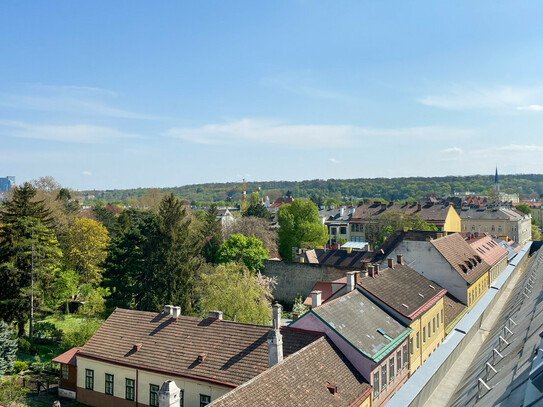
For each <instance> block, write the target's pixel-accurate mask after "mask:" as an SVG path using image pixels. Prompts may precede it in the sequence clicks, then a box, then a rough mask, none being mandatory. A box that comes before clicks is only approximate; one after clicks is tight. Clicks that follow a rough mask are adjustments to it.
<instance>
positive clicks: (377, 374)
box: [289, 285, 411, 407]
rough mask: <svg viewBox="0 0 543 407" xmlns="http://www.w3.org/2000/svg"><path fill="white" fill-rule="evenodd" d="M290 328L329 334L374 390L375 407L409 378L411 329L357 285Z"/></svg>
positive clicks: (317, 307)
mask: <svg viewBox="0 0 543 407" xmlns="http://www.w3.org/2000/svg"><path fill="white" fill-rule="evenodd" d="M289 327H292V328H298V329H302V330H308V331H311V332H322V333H323V334H325V335H326V336H327V337H328V338H329V339H330V340H331V341H332V342H333V343H334V345H335V346H337V348H338V349H339V350H340V351H341V353H342V354H343V355H344V356H345V357H346V358H347V359H348V360H349V362H350V363H351V364H352V365H353V366H354V367H355V369H356V370H357V371H358V372H359V373H360V374H361V375H362V376H363V377H364V379H365V380H366V381H368V382H369V383H370V385H371V386H372V387H373V402H372V405H373V406H375V407H378V406H381V405H383V404H384V403H386V401H387V400H388V399H389V398H390V397H392V395H393V394H394V393H395V392H396V391H397V390H398V389H399V388H400V387H401V385H402V384H403V383H404V382H405V381H406V380H407V378H408V376H409V351H408V346H409V344H408V338H409V333H410V332H411V328H409V327H408V326H405V325H403V324H402V323H401V322H399V321H398V320H396V319H395V318H394V317H392V316H391V315H390V314H388V313H386V312H385V311H383V310H382V309H381V307H380V306H379V305H377V304H376V303H375V302H373V301H372V300H371V299H370V298H369V297H367V296H366V295H365V294H363V293H362V292H361V291H360V289H359V288H356V287H355V286H354V285H349V292H348V293H346V294H345V295H343V296H341V297H339V298H336V299H334V300H332V301H328V302H327V303H325V304H322V305H318V304H317V306H316V307H314V308H312V309H311V310H309V311H308V312H306V313H305V314H304V315H302V316H301V317H300V318H298V319H297V320H295V321H293V322H292V323H291V324H290V325H289Z"/></svg>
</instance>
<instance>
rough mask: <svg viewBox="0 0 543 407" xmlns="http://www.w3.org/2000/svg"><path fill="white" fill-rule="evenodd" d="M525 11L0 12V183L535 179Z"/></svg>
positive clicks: (539, 93)
mask: <svg viewBox="0 0 543 407" xmlns="http://www.w3.org/2000/svg"><path fill="white" fill-rule="evenodd" d="M542 14H543V3H541V2H538V1H532V2H525V1H508V2H505V1H499V0H493V1H478V2H472V1H455V2H451V1H436V0H432V1H427V2H425V1H414V2H406V1H337V0H336V1H320V2H316V1H309V0H299V1H294V0H291V1H270V2H262V1H254V0H251V1H198V2H196V1H194V2H179V1H175V2H174V1H171V2H169V1H161V2H143V1H134V0H132V1H115V2H112V1H93V2H74V1H48V2H38V1H29V2H2V3H1V4H0V52H1V53H0V55H1V57H0V58H1V59H0V61H1V63H0V142H1V148H0V176H5V175H15V176H16V177H17V182H22V181H26V180H30V179H35V178H38V177H40V176H45V175H51V176H53V177H54V178H55V179H56V180H57V181H59V182H60V183H61V184H62V185H63V186H68V187H72V188H76V189H91V188H96V189H108V188H131V187H163V186H176V185H185V184H194V183H201V182H228V181H232V182H238V181H240V180H241V179H242V178H246V179H247V180H250V181H264V180H302V179H315V178H321V179H327V178H354V177H396V176H439V175H467V174H481V173H484V174H492V173H493V171H494V168H495V166H496V165H498V168H499V171H500V173H532V172H535V173H541V164H540V162H541V160H540V157H541V156H543V137H542V131H541V130H542V124H543V77H542V75H541V72H542V70H541V69H542V68H541V67H542V66H543V46H542V44H543V41H542V40H543V25H542V24H541V15H542Z"/></svg>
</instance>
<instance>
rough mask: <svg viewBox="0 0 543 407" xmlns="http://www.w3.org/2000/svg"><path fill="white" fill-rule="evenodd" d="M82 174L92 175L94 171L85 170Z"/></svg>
mask: <svg viewBox="0 0 543 407" xmlns="http://www.w3.org/2000/svg"><path fill="white" fill-rule="evenodd" d="M81 174H82V175H86V176H89V175H92V172H91V171H83V172H82V173H81Z"/></svg>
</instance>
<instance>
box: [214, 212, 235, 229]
mask: <svg viewBox="0 0 543 407" xmlns="http://www.w3.org/2000/svg"><path fill="white" fill-rule="evenodd" d="M217 220H220V221H221V226H222V227H223V228H226V227H228V226H230V225H231V224H232V223H233V222H234V221H235V218H234V215H232V212H230V210H229V209H228V208H219V209H217Z"/></svg>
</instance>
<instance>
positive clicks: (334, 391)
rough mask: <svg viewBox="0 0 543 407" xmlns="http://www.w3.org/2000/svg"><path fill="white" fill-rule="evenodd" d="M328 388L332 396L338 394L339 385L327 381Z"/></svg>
mask: <svg viewBox="0 0 543 407" xmlns="http://www.w3.org/2000/svg"><path fill="white" fill-rule="evenodd" d="M326 388H327V389H328V391H329V392H330V394H331V395H332V396H335V395H336V394H337V386H336V385H334V384H331V383H330V382H326Z"/></svg>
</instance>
